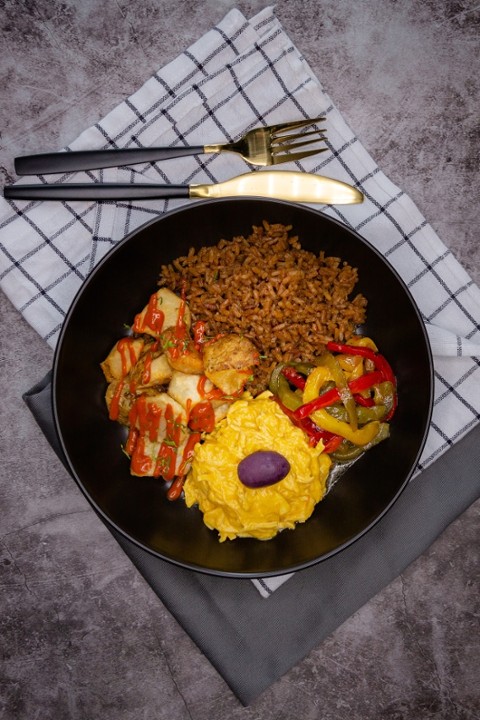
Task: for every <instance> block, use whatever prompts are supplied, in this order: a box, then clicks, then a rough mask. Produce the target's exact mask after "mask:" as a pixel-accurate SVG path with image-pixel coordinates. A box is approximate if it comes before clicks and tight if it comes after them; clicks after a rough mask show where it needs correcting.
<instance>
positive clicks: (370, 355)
mask: <svg viewBox="0 0 480 720" xmlns="http://www.w3.org/2000/svg"><path fill="white" fill-rule="evenodd" d="M327 349H328V350H330V351H331V352H337V353H343V354H344V355H361V356H362V357H364V358H367V359H368V360H371V361H372V362H373V364H374V365H375V367H376V368H377V370H380V372H382V373H383V375H384V378H385V380H388V381H389V382H391V383H392V384H393V386H394V387H396V384H397V382H396V379H395V375H394V372H393V370H392V368H391V366H390V364H389V362H388V361H387V359H386V358H385V357H384V356H383V355H381V354H380V353H378V352H375V350H372V349H371V348H369V347H362V346H360V345H345V344H343V343H336V342H328V343H327Z"/></svg>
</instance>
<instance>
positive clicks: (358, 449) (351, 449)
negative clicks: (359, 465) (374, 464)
mask: <svg viewBox="0 0 480 720" xmlns="http://www.w3.org/2000/svg"><path fill="white" fill-rule="evenodd" d="M389 436H390V426H389V424H388V423H386V422H382V423H380V429H379V431H378V433H377V434H376V435H375V437H374V438H373V440H372V441H371V442H369V443H367V445H363V446H358V445H353V444H352V443H349V442H348V441H344V442H343V443H342V444H341V445H340V446H339V447H338V448H337V449H336V450H334V451H333V452H332V453H331V457H332V459H333V460H335V461H336V462H339V463H345V462H350V461H351V460H355V459H356V458H357V457H359V456H360V455H362V454H363V453H364V452H367V450H370V448H372V447H373V446H374V445H378V443H380V442H382V441H383V440H386V439H387V438H388V437H389Z"/></svg>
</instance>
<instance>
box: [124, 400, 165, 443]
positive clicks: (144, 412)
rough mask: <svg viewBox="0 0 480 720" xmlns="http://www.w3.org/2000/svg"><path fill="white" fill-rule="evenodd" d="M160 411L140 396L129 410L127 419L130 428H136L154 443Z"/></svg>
mask: <svg viewBox="0 0 480 720" xmlns="http://www.w3.org/2000/svg"><path fill="white" fill-rule="evenodd" d="M161 418H162V409H161V408H160V407H159V406H158V405H156V404H155V403H153V402H147V399H146V397H145V395H140V397H139V398H137V400H136V401H135V404H134V405H133V406H132V409H131V410H130V413H129V416H128V419H129V423H130V425H131V426H133V427H136V428H137V429H138V431H139V433H140V435H141V436H142V435H143V436H147V435H148V438H149V440H150V441H151V442H155V440H156V439H157V436H158V429H159V427H160V420H161Z"/></svg>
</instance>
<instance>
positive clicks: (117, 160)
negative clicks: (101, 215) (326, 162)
mask: <svg viewBox="0 0 480 720" xmlns="http://www.w3.org/2000/svg"><path fill="white" fill-rule="evenodd" d="M323 120H325V118H324V117H318V118H314V119H311V120H297V121H294V122H285V123H279V124H277V125H270V126H267V127H263V128H255V129H253V130H250V131H249V132H247V133H246V135H244V136H243V137H242V138H240V140H237V141H236V142H231V143H223V144H216V145H200V146H191V147H156V148H151V147H150V148H125V149H117V148H115V149H112V150H80V151H71V152H68V151H67V152H59V153H42V154H39V155H21V156H20V157H17V158H15V171H16V173H17V175H48V174H49V173H60V172H74V171H77V170H96V169H98V168H108V167H117V166H118V165H133V164H136V163H145V162H156V161H158V160H168V159H170V158H175V157H182V156H185V155H199V154H202V153H221V152H233V153H236V154H238V155H241V156H242V158H243V159H244V160H246V161H247V162H248V163H250V164H251V165H259V166H267V165H279V164H280V163H285V162H294V161H296V160H301V159H303V158H307V157H309V156H310V155H316V154H317V153H319V152H324V151H325V150H326V149H327V148H325V147H318V143H320V142H321V141H323V140H325V136H324V135H322V133H324V132H325V130H324V129H320V130H316V129H315V130H310V131H308V132H298V131H299V130H302V129H305V128H307V127H310V126H314V125H316V124H317V123H319V122H321V121H323ZM313 136H315V137H313ZM313 145H316V147H312V146H313ZM306 148H309V149H306Z"/></svg>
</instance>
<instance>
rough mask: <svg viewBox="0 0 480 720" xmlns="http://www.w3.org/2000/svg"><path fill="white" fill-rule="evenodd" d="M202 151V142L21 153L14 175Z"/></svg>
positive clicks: (194, 153) (141, 160) (39, 173)
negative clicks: (35, 153) (195, 143)
mask: <svg viewBox="0 0 480 720" xmlns="http://www.w3.org/2000/svg"><path fill="white" fill-rule="evenodd" d="M203 152H204V147H203V146H201V145H198V146H192V147H174V148H172V147H157V148H127V149H124V150H117V149H115V150H79V151H72V152H59V153H42V154H40V155H21V156H20V157H17V158H15V172H16V173H17V175H48V174H51V173H60V172H75V171H77V170H98V169H99V168H110V167H117V166H119V165H135V164H136V163H145V162H155V161H157V160H169V159H170V158H177V157H184V156H185V155H199V154H200V153H203Z"/></svg>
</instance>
